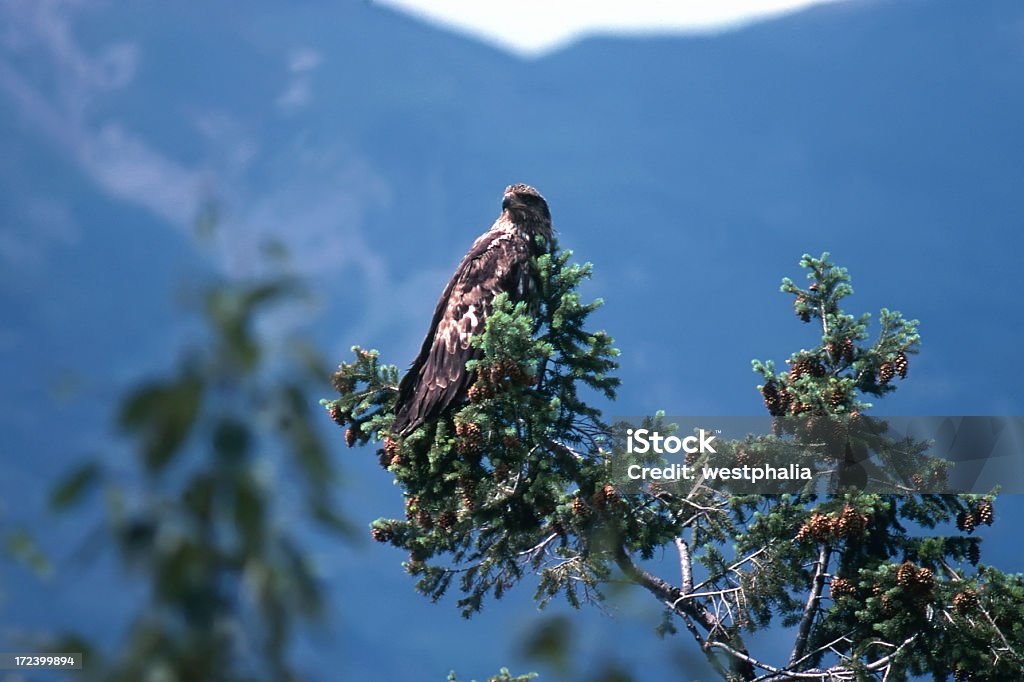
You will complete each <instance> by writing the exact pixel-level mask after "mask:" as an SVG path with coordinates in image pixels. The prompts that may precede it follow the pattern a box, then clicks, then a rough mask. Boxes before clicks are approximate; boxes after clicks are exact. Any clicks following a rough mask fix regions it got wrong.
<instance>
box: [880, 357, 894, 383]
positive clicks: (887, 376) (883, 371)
mask: <svg viewBox="0 0 1024 682" xmlns="http://www.w3.org/2000/svg"><path fill="white" fill-rule="evenodd" d="M895 374H896V371H895V370H894V369H893V366H892V363H891V362H883V363H882V366H881V367H879V368H878V383H880V384H882V385H883V386H885V385H886V384H887V383H889V382H890V381H892V378H893V376H895Z"/></svg>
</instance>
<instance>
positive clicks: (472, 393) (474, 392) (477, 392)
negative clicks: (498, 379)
mask: <svg viewBox="0 0 1024 682" xmlns="http://www.w3.org/2000/svg"><path fill="white" fill-rule="evenodd" d="M491 393H492V392H491V387H490V386H488V385H487V384H486V382H483V381H481V380H480V379H477V380H476V381H475V382H473V385H472V386H470V387H469V391H468V392H467V394H466V395H467V396H468V397H469V402H471V403H479V402H481V401H483V400H487V399H488V398H490V397H491Z"/></svg>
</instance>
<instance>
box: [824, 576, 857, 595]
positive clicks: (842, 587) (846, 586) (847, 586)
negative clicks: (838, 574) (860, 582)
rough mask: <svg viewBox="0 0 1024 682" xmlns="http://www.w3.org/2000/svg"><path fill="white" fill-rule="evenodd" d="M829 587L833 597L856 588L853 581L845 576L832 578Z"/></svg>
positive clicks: (848, 592) (852, 591)
mask: <svg viewBox="0 0 1024 682" xmlns="http://www.w3.org/2000/svg"><path fill="white" fill-rule="evenodd" d="M830 587H831V589H832V598H833V599H835V598H837V597H842V596H843V595H846V594H853V593H854V591H855V590H856V588H857V586H856V585H855V584H854V583H853V581H852V580H848V579H847V578H832V583H831V585H830Z"/></svg>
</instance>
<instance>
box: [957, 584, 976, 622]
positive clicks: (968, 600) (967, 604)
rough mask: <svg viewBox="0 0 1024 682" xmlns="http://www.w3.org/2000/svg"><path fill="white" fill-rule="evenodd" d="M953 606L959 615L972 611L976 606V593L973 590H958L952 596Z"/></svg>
mask: <svg viewBox="0 0 1024 682" xmlns="http://www.w3.org/2000/svg"><path fill="white" fill-rule="evenodd" d="M953 606H954V607H955V608H956V610H957V613H959V614H960V615H961V616H963V615H965V614H967V613H969V612H971V611H973V610H974V609H976V608H977V607H978V595H977V593H975V591H974V590H964V591H963V592H958V593H957V594H956V596H954V597H953Z"/></svg>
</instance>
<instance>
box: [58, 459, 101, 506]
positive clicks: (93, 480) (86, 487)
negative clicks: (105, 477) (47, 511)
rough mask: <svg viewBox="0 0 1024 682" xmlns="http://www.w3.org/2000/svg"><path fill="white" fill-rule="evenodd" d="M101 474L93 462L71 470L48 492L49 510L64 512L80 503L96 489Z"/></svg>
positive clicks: (98, 466) (97, 465)
mask: <svg viewBox="0 0 1024 682" xmlns="http://www.w3.org/2000/svg"><path fill="white" fill-rule="evenodd" d="M101 473H102V470H101V468H100V465H99V464H98V463H97V462H96V461H94V460H90V461H88V462H85V463H83V464H81V465H79V466H78V467H76V468H75V469H73V470H72V471H71V473H69V474H68V475H67V476H65V477H64V478H63V479H62V480H61V481H60V482H59V483H58V484H57V485H56V487H54V488H53V490H51V491H50V508H51V509H53V510H54V511H64V510H66V509H67V508H68V507H70V506H72V505H74V504H77V503H78V502H81V501H82V498H83V497H84V496H85V494H86V493H88V492H89V491H91V490H92V489H93V488H95V487H96V484H97V483H98V482H99V480H100V474H101Z"/></svg>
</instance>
